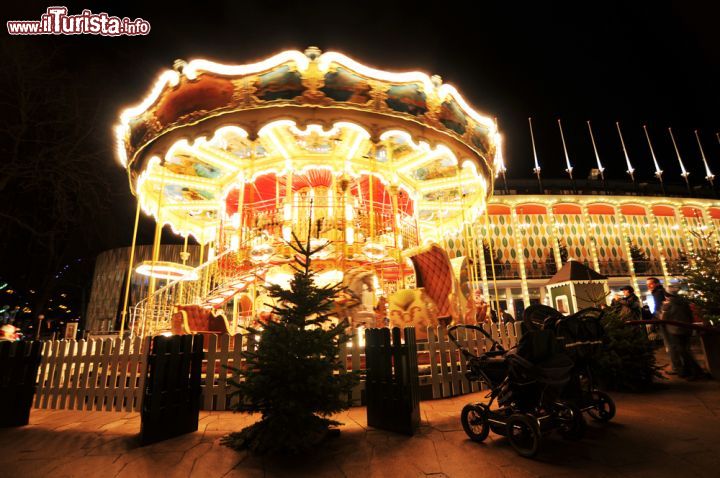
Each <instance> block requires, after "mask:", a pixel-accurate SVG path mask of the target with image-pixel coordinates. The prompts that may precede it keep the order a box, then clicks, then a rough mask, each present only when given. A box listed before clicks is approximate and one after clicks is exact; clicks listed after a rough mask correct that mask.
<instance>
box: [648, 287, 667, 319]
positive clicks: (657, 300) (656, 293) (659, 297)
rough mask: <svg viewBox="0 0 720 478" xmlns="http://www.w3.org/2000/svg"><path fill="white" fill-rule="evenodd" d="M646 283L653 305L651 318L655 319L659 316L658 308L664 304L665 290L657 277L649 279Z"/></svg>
mask: <svg viewBox="0 0 720 478" xmlns="http://www.w3.org/2000/svg"><path fill="white" fill-rule="evenodd" d="M646 283H647V288H648V290H649V291H650V294H652V298H653V303H654V307H653V309H652V318H653V319H657V318H658V317H659V316H660V308H661V307H662V304H663V302H665V288H664V287H663V286H662V284H661V283H660V279H658V278H657V277H649V278H648V280H647V282H646Z"/></svg>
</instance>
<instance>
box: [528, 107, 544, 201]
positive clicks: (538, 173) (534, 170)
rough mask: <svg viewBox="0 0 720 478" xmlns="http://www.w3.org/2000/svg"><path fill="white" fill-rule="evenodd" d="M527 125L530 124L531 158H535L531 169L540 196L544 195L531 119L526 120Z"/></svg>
mask: <svg viewBox="0 0 720 478" xmlns="http://www.w3.org/2000/svg"><path fill="white" fill-rule="evenodd" d="M528 123H529V124H530V140H531V141H532V148H533V157H534V158H535V169H533V172H534V173H535V175H536V176H537V180H538V185H539V186H540V194H543V193H545V190H544V189H543V184H542V179H541V178H540V162H539V161H538V155H537V149H536V148H535V135H534V134H533V127H532V118H528Z"/></svg>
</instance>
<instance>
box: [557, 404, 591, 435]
mask: <svg viewBox="0 0 720 478" xmlns="http://www.w3.org/2000/svg"><path fill="white" fill-rule="evenodd" d="M555 420H556V421H557V422H558V425H559V429H560V435H562V437H563V438H564V439H566V440H580V439H581V438H582V437H583V436H585V429H586V428H587V424H586V423H585V419H584V418H583V414H582V411H581V410H580V409H579V408H578V407H576V406H574V405H571V404H570V403H559V404H558V408H557V410H556V412H555Z"/></svg>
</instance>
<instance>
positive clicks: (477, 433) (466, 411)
mask: <svg viewBox="0 0 720 478" xmlns="http://www.w3.org/2000/svg"><path fill="white" fill-rule="evenodd" d="M460 422H461V423H462V426H463V430H465V433H467V436H469V437H470V439H471V440H472V441H477V442H481V441H483V440H485V439H486V438H487V436H488V433H490V424H489V423H488V410H487V406H486V405H483V404H476V403H470V404H467V405H465V406H464V407H463V409H462V413H461V414H460Z"/></svg>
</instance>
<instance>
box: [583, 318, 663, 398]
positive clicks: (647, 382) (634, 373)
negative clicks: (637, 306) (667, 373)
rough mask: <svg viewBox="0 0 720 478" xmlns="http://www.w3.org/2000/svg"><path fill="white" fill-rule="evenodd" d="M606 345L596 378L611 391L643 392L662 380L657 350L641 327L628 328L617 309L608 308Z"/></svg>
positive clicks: (594, 365) (595, 367) (595, 366)
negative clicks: (656, 354)
mask: <svg viewBox="0 0 720 478" xmlns="http://www.w3.org/2000/svg"><path fill="white" fill-rule="evenodd" d="M602 324H603V327H604V328H605V336H606V342H605V346H604V347H603V352H602V353H599V354H596V355H595V357H594V358H593V363H592V371H593V376H594V377H595V379H596V380H597V381H598V383H599V384H600V386H601V387H602V388H604V389H608V390H632V391H640V390H646V389H648V388H649V387H650V386H651V385H652V383H653V379H654V378H659V377H660V376H661V375H660V367H658V365H657V363H656V360H655V347H654V346H653V344H652V343H651V342H650V341H649V340H648V338H647V335H646V334H645V333H644V332H643V331H642V330H641V329H640V328H639V327H638V326H633V325H628V324H626V323H625V322H624V321H623V320H622V319H621V318H620V316H619V315H618V309H617V308H612V307H611V308H608V309H606V310H605V314H604V316H603V319H602Z"/></svg>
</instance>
